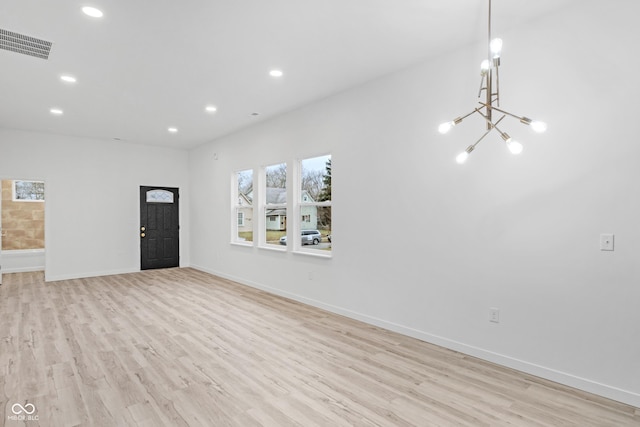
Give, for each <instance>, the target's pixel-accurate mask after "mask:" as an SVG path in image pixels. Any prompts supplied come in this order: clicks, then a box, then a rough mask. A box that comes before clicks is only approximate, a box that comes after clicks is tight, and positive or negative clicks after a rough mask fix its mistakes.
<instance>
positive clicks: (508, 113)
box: [478, 101, 531, 124]
mask: <svg viewBox="0 0 640 427" xmlns="http://www.w3.org/2000/svg"><path fill="white" fill-rule="evenodd" d="M478 104H481V105H483V106H485V107H487V108H491V109H494V110H496V111H499V112H501V113H502V114H506V115H507V116H511V117H513V118H515V119H518V120H520V121H521V122H522V123H524V124H530V123H531V119H530V118H528V117H525V116H516V115H515V114H513V113H510V112H508V111H505V110H501V109H500V108H497V107H494V106H492V105H487V104H486V103H484V102H479V101H478Z"/></svg>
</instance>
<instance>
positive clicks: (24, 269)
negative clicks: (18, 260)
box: [2, 267, 44, 274]
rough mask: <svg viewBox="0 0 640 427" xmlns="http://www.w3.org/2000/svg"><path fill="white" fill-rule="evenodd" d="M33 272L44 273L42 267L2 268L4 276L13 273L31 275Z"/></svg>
mask: <svg viewBox="0 0 640 427" xmlns="http://www.w3.org/2000/svg"><path fill="white" fill-rule="evenodd" d="M33 271H44V268H42V267H20V268H4V267H3V268H2V274H11V273H31V272H33Z"/></svg>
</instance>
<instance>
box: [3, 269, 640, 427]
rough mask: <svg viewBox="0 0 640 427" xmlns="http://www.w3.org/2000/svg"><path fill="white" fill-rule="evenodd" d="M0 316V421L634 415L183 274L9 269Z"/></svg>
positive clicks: (429, 421)
mask: <svg viewBox="0 0 640 427" xmlns="http://www.w3.org/2000/svg"><path fill="white" fill-rule="evenodd" d="M0 313H2V316H1V318H0V412H1V413H0V415H3V418H2V420H3V422H2V423H0V425H6V426H10V425H12V424H10V423H15V422H14V421H11V420H8V419H7V416H8V415H11V412H10V411H11V407H12V405H13V404H15V403H20V404H22V405H26V404H27V403H31V404H33V405H34V407H35V408H36V414H35V415H37V416H38V418H39V421H37V422H36V421H34V422H32V424H28V425H41V426H46V427H50V426H53V427H56V426H98V427H108V426H153V427H158V426H171V427H173V426H207V427H210V426H215V427H218V426H221V427H225V426H230V427H234V426H241V427H252V426H277V427H283V426H285V427H286V426H304V427H308V426H331V427H343V426H344V427H346V426H367V427H371V426H378V427H380V426H393V427H398V426H407V427H408V426H450V425H455V426H473V427H477V426H535V427H545V426H554V427H555V426H559V425H567V426H581V427H582V426H585V427H588V426H598V427H600V426H616V427H618V426H636V427H638V426H640V409H638V408H634V407H631V406H628V405H624V404H622V403H619V402H613V401H610V400H608V399H605V398H602V397H599V396H594V395H591V394H589V393H584V392H581V391H577V390H573V389H571V388H569V387H565V386H562V385H559V384H555V383H553V382H550V381H547V380H543V379H540V378H536V377H533V376H531V375H527V374H523V373H521V372H517V371H514V370H511V369H507V368H504V367H501V366H497V365H495V364H492V363H488V362H486V361H483V360H479V359H476V358H473V357H470V356H467V355H464V354H461V353H456V352H453V351H450V350H447V349H444V348H441V347H437V346H434V345H431V344H428V343H425V342H422V341H419V340H416V339H413V338H410V337H406V336H403V335H399V334H396V333H393V332H390V331H387V330H383V329H380V328H376V327H374V326H371V325H367V324H363V323H361V322H358V321H355V320H353V319H348V318H345V317H342V316H338V315H334V314H331V313H328V312H325V311H322V310H319V309H315V308H312V307H309V306H306V305H304V304H301V303H298V302H295V301H291V300H288V299H285V298H280V297H277V296H274V295H271V294H268V293H266V292H263V291H260V290H257V289H253V288H249V287H246V286H242V285H239V284H237V283H233V282H231V281H229V280H226V279H221V278H218V277H215V276H211V275H209V274H206V273H203V272H200V271H196V270H193V269H168V270H154V271H144V272H140V273H133V274H122V275H114V276H105V277H99V278H91V279H77V280H64V281H59V282H52V283H45V282H44V280H43V276H42V273H15V274H9V275H5V277H4V283H3V285H2V286H1V287H0ZM33 423H35V424H33ZM16 425H17V424H16Z"/></svg>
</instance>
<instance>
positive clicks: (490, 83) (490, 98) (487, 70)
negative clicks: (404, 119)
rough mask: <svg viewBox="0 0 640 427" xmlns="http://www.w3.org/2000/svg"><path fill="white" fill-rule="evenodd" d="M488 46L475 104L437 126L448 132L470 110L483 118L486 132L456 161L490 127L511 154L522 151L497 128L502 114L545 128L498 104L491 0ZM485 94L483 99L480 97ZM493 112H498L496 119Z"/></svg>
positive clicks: (497, 52)
mask: <svg viewBox="0 0 640 427" xmlns="http://www.w3.org/2000/svg"><path fill="white" fill-rule="evenodd" d="M488 28H489V31H488V33H489V49H488V56H487V59H485V60H484V61H482V64H481V65H480V89H479V91H478V99H480V101H478V104H479V105H478V107H476V108H475V109H474V110H473V111H471V112H470V113H468V114H465V115H464V116H460V117H457V118H455V119H453V120H452V121H450V122H446V123H442V124H441V125H440V126H439V127H438V131H439V132H440V133H442V134H445V133H447V132H449V131H450V130H451V129H452V128H453V127H454V126H456V125H457V124H459V123H460V122H462V121H463V120H464V119H466V118H467V117H469V116H471V115H473V114H479V115H481V116H482V117H483V119H484V120H485V122H486V132H485V133H484V134H483V135H482V136H481V137H480V138H479V139H478V140H477V141H476V142H474V143H473V144H471V145H469V146H468V147H467V149H466V150H464V151H463V152H462V153H460V154H458V156H457V157H456V162H458V163H459V164H463V163H464V162H466V161H467V158H468V157H469V154H470V153H471V152H472V151H473V150H474V149H475V148H476V145H478V143H479V142H480V141H482V140H483V139H484V137H485V136H487V135H488V134H489V133H491V131H493V130H495V131H496V132H498V134H499V135H500V137H501V138H502V140H503V141H504V142H505V143H506V146H507V148H508V149H509V151H510V152H511V153H512V154H520V153H521V152H522V149H523V147H522V144H521V143H519V142H518V141H516V140H514V139H513V138H511V137H510V136H509V134H507V133H506V132H503V131H502V130H500V128H498V124H500V122H501V121H502V119H504V118H505V117H507V116H509V117H513V118H516V119H518V120H520V123H523V124H525V125H528V126H531V129H533V130H534V131H535V132H539V133H541V132H544V131H545V130H547V125H546V123H544V122H540V121H536V120H532V119H530V118H528V117H525V116H518V115H516V114H512V113H510V112H508V111H505V110H503V109H501V108H500V73H499V71H498V70H499V68H500V55H501V53H502V39H499V38H495V39H492V38H491V0H489V25H488ZM483 94H484V100H482V99H483ZM496 116H500V117H499V118H497V120H496Z"/></svg>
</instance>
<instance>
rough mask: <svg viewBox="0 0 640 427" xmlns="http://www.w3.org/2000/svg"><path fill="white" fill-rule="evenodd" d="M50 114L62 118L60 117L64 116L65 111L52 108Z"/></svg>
mask: <svg viewBox="0 0 640 427" xmlns="http://www.w3.org/2000/svg"><path fill="white" fill-rule="evenodd" d="M49 112H50V113H51V114H54V115H56V116H60V115H62V113H63V111H62V110H61V109H59V108H51V109H50V110H49Z"/></svg>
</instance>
